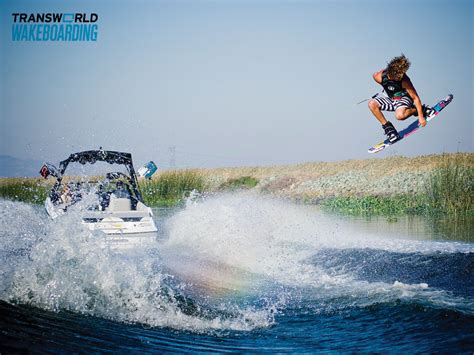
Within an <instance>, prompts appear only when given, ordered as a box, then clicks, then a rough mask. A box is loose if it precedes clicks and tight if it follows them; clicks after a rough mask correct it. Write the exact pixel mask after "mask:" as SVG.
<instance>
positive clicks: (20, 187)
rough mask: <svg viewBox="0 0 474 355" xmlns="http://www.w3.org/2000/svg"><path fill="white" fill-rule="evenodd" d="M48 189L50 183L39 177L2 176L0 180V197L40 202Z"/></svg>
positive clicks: (44, 197)
mask: <svg viewBox="0 0 474 355" xmlns="http://www.w3.org/2000/svg"><path fill="white" fill-rule="evenodd" d="M50 189H51V184H50V183H48V182H46V181H45V180H43V179H39V178H38V179H35V178H4V179H1V182H0V198H4V199H9V200H13V201H22V202H26V203H34V204H41V203H43V202H44V200H46V197H47V196H48V193H49V191H50Z"/></svg>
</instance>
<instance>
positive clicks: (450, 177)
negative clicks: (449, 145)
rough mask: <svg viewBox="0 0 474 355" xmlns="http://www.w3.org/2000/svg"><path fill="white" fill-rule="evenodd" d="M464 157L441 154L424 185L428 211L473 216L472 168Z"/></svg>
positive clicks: (473, 184)
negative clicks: (437, 165)
mask: <svg viewBox="0 0 474 355" xmlns="http://www.w3.org/2000/svg"><path fill="white" fill-rule="evenodd" d="M467 159H468V158H466V157H463V156H461V155H448V154H443V158H442V160H441V164H440V167H439V168H438V169H436V170H435V171H434V172H433V173H432V175H431V178H430V179H429V181H428V182H427V184H426V195H427V199H428V205H429V207H430V210H432V211H434V212H441V213H445V214H448V215H450V216H454V217H464V216H466V215H472V214H474V168H472V167H471V166H470V165H469V164H468V162H467Z"/></svg>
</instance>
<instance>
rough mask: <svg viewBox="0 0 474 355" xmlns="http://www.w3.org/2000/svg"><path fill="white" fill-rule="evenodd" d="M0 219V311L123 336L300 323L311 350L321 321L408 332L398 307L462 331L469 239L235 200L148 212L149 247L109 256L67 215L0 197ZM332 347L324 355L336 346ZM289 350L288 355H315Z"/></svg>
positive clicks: (471, 306) (469, 300) (250, 197)
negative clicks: (30, 310)
mask: <svg viewBox="0 0 474 355" xmlns="http://www.w3.org/2000/svg"><path fill="white" fill-rule="evenodd" d="M0 210H1V212H0V224H1V231H0V256H1V259H2V260H3V261H2V263H1V264H0V299H1V300H3V301H5V302H8V303H10V304H18V305H31V306H34V307H36V308H38V309H40V310H46V311H49V312H50V311H53V312H59V314H61V312H66V311H70V312H73V314H78V315H83V316H93V317H96V318H97V319H105V320H111V321H113V322H118V324H123V327H124V331H125V329H127V331H128V330H130V328H129V327H130V326H132V324H138V325H141V326H144V327H152V328H153V329H155V327H157V328H156V329H171V330H173V331H175V332H176V331H177V332H178V334H201V336H204V335H205V334H207V336H218V337H220V336H224V335H229V334H234V332H242V331H243V332H248V334H249V335H252V334H261V332H264V333H265V332H271V333H272V334H275V336H277V335H278V334H280V332H281V334H283V333H286V332H290V334H293V333H294V334H296V333H297V332H300V331H304V329H305V327H307V326H308V319H306V318H308V317H309V319H310V320H311V322H313V323H314V322H316V323H318V322H320V324H319V325H318V327H317V328H310V329H311V330H309V332H310V333H311V335H309V336H310V338H311V339H313V340H314V341H316V340H317V339H319V338H318V337H321V336H322V333H321V332H324V331H326V330H327V329H328V328H327V327H326V326H327V325H324V326H323V324H325V323H324V322H325V321H327V320H328V319H330V318H331V319H332V318H333V317H334V316H335V315H337V317H340V318H342V319H346V318H347V317H349V318H350V317H355V314H358V313H361V314H363V316H360V318H358V319H364V317H366V316H367V315H370V314H371V317H375V319H373V320H372V321H371V322H372V323H374V325H375V324H380V322H384V321H386V319H385V317H391V316H390V315H387V314H389V313H391V312H393V311H394V310H395V309H398V311H397V314H399V316H400V317H401V319H400V320H399V322H408V323H409V322H410V320H408V318H407V319H404V318H403V316H401V315H402V314H404V313H403V312H405V311H407V310H408V311H407V317H409V315H410V314H411V315H412V316H413V314H417V312H421V313H420V317H421V316H422V315H423V314H425V315H426V312H428V313H430V312H434V313H433V314H435V315H436V314H438V313H436V312H442V313H443V314H445V313H446V312H448V313H449V314H454V315H455V317H457V318H459V319H460V318H462V319H464V320H463V322H464V323H463V324H464V326H465V327H467V328H468V329H469V327H472V325H473V317H474V296H473V295H474V288H473V284H474V283H473V281H474V278H473V276H472V274H473V273H472V270H473V269H474V256H473V255H474V244H472V243H464V242H453V241H431V240H425V241H423V240H413V239H410V238H409V237H410V236H407V235H401V236H400V238H394V237H393V235H386V234H384V231H383V230H381V231H380V233H373V232H372V233H367V232H364V230H363V229H360V228H359V229H357V228H353V226H351V225H350V223H347V221H344V220H342V219H340V218H337V217H334V216H329V215H325V214H323V213H321V212H319V211H318V210H316V209H315V208H313V207H309V206H300V205H294V204H291V203H289V202H285V201H280V200H275V199H271V198H266V197H262V196H257V195H254V194H252V193H237V194H226V195H218V196H214V197H208V198H203V199H197V200H193V201H188V203H187V204H186V206H185V207H183V208H180V209H176V210H175V211H173V212H172V213H169V214H168V215H166V216H164V217H163V216H161V217H160V216H158V218H157V223H159V224H160V226H159V229H160V231H161V233H160V236H159V238H158V239H157V241H156V247H155V248H150V249H148V250H144V251H138V252H136V253H126V254H125V253H122V254H120V253H116V252H114V251H113V250H111V249H110V248H109V247H108V246H107V244H106V243H104V240H105V238H104V236H103V235H101V234H100V233H97V234H94V235H91V234H90V232H89V230H88V229H87V228H85V227H84V226H82V225H81V223H80V220H81V218H80V216H81V214H82V213H83V210H82V209H81V206H80V205H79V206H75V208H73V209H72V210H71V211H70V212H69V213H68V214H67V215H65V216H64V217H62V218H59V219H57V220H55V221H50V220H49V219H48V218H47V215H46V213H45V212H44V211H43V210H42V208H41V207H36V206H31V205H27V204H24V203H19V202H11V201H5V200H2V201H0ZM413 307H414V308H413ZM413 309H414V310H415V311H413ZM374 310H376V311H374ZM373 312H376V313H377V312H381V314H382V315H373V314H372V313H373ZM387 312H388V313H387ZM383 314H385V315H383ZM432 316H433V317H435V318H434V319H435V321H436V316H434V315H432ZM65 317H68V316H67V315H66V316H65ZM448 318H449V317H448ZM305 319H306V320H305ZM300 321H301V323H300ZM339 321H340V322H342V320H341V319H339ZM411 321H413V322H414V326H415V325H416V323H417V322H421V319H417V317H414V319H412V320H411ZM311 322H310V323H311ZM337 322H338V321H336V323H337ZM344 322H346V320H344ZM372 323H371V324H372ZM289 324H290V325H289ZM291 324H294V325H293V326H291ZM331 324H332V325H334V324H333V323H331ZM341 324H345V323H341ZM288 327H289V328H288ZM325 327H326V328H325ZM341 327H342V328H341V329H343V328H344V327H343V326H342V325H341ZM415 328H416V326H415ZM315 329H318V331H316V330H315ZM179 332H185V333H179ZM188 332H191V333H188ZM229 332H230V333H229ZM318 332H320V333H318ZM439 332H440V330H439V329H438V328H436V327H435V328H434V330H433V331H432V333H433V334H434V336H433V339H434V338H435V337H439V336H440V334H438V333H439ZM362 333H364V331H362ZM235 334H238V333H235ZM441 334H442V332H441ZM361 335H362V334H361ZM183 336H184V335H183ZM367 336H369V335H367V334H365V337H367ZM373 336H375V335H373ZM270 337H271V336H270ZM359 341H361V340H360V339H356V340H354V342H355V343H357V342H359ZM469 341H472V339H470V340H469V339H468V342H469ZM328 344H331V343H328ZM334 344H339V345H337V346H336V345H334ZM334 344H333V346H332V347H331V346H329V347H328V348H327V349H344V346H343V343H341V342H340V341H339V343H338V342H337V341H336V342H335V343H334ZM430 344H431V343H428V344H427V347H426V348H425V349H436V347H434V348H432V347H430ZM433 344H434V343H433ZM247 345H248V344H247ZM269 345H270V343H265V344H262V346H269ZM286 345H288V344H286ZM293 345H294V346H296V345H295V344H293ZM293 345H292V346H293ZM359 345H360V344H359ZM392 345H393V344H392ZM177 346H178V347H177V348H175V350H177V349H179V345H177ZM242 346H243V347H245V342H244V343H242ZM298 346H300V347H298ZM298 346H296V347H290V348H292V349H300V350H302V349H315V348H314V346H315V343H312V345H311V346H309V347H305V346H302V345H301V344H300V345H298ZM301 346H302V347H301ZM321 346H322V345H320V347H317V348H319V349H324V347H321ZM338 346H339V347H338ZM360 349H366V350H367V349H368V348H364V347H362V348H360Z"/></svg>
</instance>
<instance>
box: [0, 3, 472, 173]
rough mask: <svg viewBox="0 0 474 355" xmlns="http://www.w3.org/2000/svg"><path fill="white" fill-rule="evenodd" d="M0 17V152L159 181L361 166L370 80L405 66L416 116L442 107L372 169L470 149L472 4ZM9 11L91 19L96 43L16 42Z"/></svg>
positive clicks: (121, 6) (372, 124)
mask: <svg viewBox="0 0 474 355" xmlns="http://www.w3.org/2000/svg"><path fill="white" fill-rule="evenodd" d="M0 9H1V47H0V51H1V52H0V54H1V86H0V99H1V101H0V104H1V108H0V109H1V111H0V112H1V146H0V154H6V155H11V156H15V157H19V158H32V159H39V160H46V161H52V162H57V161H59V160H60V159H63V158H65V157H66V156H67V155H69V154H70V153H71V152H73V151H78V150H86V149H93V148H98V147H99V146H102V147H104V148H105V149H111V150H112V149H113V150H124V151H130V152H131V153H132V154H133V155H134V157H135V160H136V161H137V162H138V163H139V164H141V163H144V162H145V161H147V160H150V159H153V160H154V161H155V162H157V164H158V165H159V166H161V167H164V168H166V167H168V166H169V165H170V160H171V153H170V147H175V148H174V149H175V155H174V162H175V164H176V166H177V167H214V166H242V165H275V164H287V163H299V162H307V161H335V160H346V159H361V158H369V157H370V158H372V157H374V156H372V155H368V154H367V148H368V147H369V146H370V145H372V144H374V143H376V142H378V141H379V140H380V139H382V138H383V137H382V135H383V132H382V129H381V127H380V125H379V124H378V123H377V121H376V120H375V118H373V117H372V115H371V113H370V112H369V111H368V109H367V105H366V103H363V104H360V105H356V103H357V102H359V101H361V100H363V99H365V98H367V97H369V96H371V95H372V94H373V93H375V92H377V91H380V89H381V88H380V87H379V86H378V85H377V84H376V83H375V82H374V81H373V79H372V73H373V72H375V71H377V70H379V69H382V68H383V67H384V66H385V65H386V63H387V61H388V60H390V59H391V58H392V57H394V56H396V55H399V54H400V53H402V52H403V53H405V55H406V56H407V57H409V58H410V60H411V62H412V67H411V69H410V70H409V72H408V74H409V75H410V77H411V78H412V81H413V83H414V85H415V87H416V89H417V90H418V93H419V95H420V97H421V99H422V101H423V102H426V103H428V104H434V103H435V102H436V101H437V100H438V99H440V98H443V97H445V96H446V95H447V94H448V93H453V94H454V97H455V98H454V101H453V103H452V104H451V105H450V106H449V107H448V108H447V109H446V111H443V113H442V114H441V115H440V116H439V118H437V119H436V120H435V121H433V124H429V125H428V127H427V128H426V129H423V130H421V131H420V132H419V133H417V134H416V135H414V136H412V137H410V138H408V139H407V140H406V141H403V142H400V143H399V144H397V145H395V146H393V147H390V148H389V149H387V150H386V151H385V152H383V153H380V154H379V155H377V158H379V157H386V156H391V155H405V156H415V155H421V154H433V153H441V152H453V151H457V150H460V151H472V149H473V136H474V134H473V133H474V132H473V115H472V101H473V100H472V99H473V74H472V73H473V65H472V62H473V31H474V30H473V2H472V1H467V0H465V1H461V0H454V1H450V2H446V1H428V0H424V1H422V0H414V1H403V0H402V1H397V2H393V1H385V0H382V1H375V0H374V1H322V0H321V1H282V0H280V1H270V0H268V1H263V0H261V1H250V0H247V1H123V0H122V1H111V0H110V1H74V0H73V1H67V2H64V1H41V2H39V1H21V0H20V1H2V2H1V3H0ZM12 12H28V13H36V12H86V13H90V12H95V13H97V14H98V15H99V21H98V25H99V38H98V41H97V42H63V43H56V42H13V41H12V39H11V26H12V16H11V14H12ZM388 117H389V118H392V117H393V116H392V114H390V113H389V114H388ZM394 121H396V120H395V119H394V118H393V119H392V122H394ZM410 122H411V120H409V121H406V122H405V123H402V122H394V123H395V125H396V127H397V128H399V129H402V128H404V127H405V126H406V125H408V124H409V123H410Z"/></svg>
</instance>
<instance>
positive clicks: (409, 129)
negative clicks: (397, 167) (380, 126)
mask: <svg viewBox="0 0 474 355" xmlns="http://www.w3.org/2000/svg"><path fill="white" fill-rule="evenodd" d="M451 101H453V95H451V94H449V95H448V96H446V97H445V98H444V99H443V100H440V101H439V102H438V103H437V104H436V105H434V106H433V107H432V108H433V111H432V112H431V113H430V114H429V115H428V116H427V117H425V119H426V123H427V124H428V122H429V121H431V120H432V119H433V118H435V117H436V116H438V114H439V113H440V112H441V111H442V110H443V109H444V108H445V107H446V106H448V105H449V103H450V102H451ZM420 127H421V126H420V124H419V122H418V120H416V121H414V122H412V123H411V124H410V125H409V126H408V127H406V128H405V129H403V130H401V131H399V132H398V134H399V135H400V139H399V140H397V141H396V142H393V143H390V141H389V140H388V139H386V140H384V141H383V142H380V143H377V144H375V145H374V146H372V147H370V148H369V150H368V152H369V153H378V152H380V151H381V150H383V149H385V148H387V147H388V146H390V145H392V144H395V143H398V142H400V141H401V140H402V139H404V138H406V137H408V136H409V135H411V134H413V133H415V132H416V131H418V129H419V128H420Z"/></svg>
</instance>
